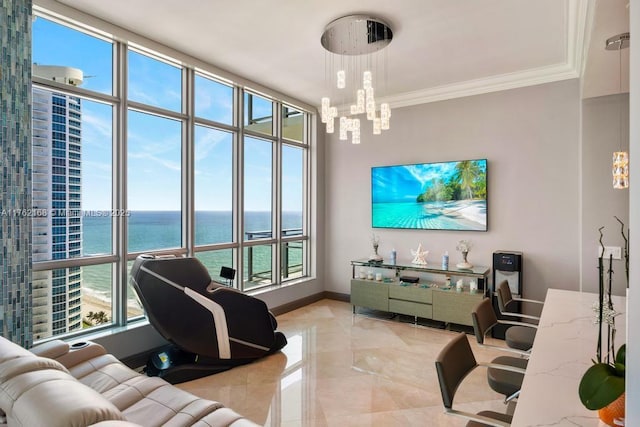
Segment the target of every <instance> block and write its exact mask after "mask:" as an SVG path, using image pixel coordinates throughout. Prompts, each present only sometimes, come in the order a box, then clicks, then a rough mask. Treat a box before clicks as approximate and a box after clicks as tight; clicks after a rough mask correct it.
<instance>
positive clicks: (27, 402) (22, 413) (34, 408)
mask: <svg viewBox="0 0 640 427" xmlns="http://www.w3.org/2000/svg"><path fill="white" fill-rule="evenodd" d="M0 406H1V407H2V409H3V410H4V411H5V413H6V414H7V421H8V424H9V425H16V426H48V427H58V426H60V427H63V426H87V425H90V424H94V423H97V422H100V421H105V420H124V419H125V418H124V416H123V415H122V413H121V412H120V411H119V410H118V409H117V408H116V407H115V406H114V405H113V404H112V403H111V402H109V401H108V400H107V399H105V398H104V397H103V396H101V395H100V393H98V392H96V391H95V390H92V389H91V388H89V387H86V386H84V385H83V384H80V383H79V382H78V381H77V380H76V379H75V378H73V377H72V376H71V375H69V374H68V373H67V372H64V371H61V370H53V369H45V370H40V371H29V372H25V373H23V374H20V375H16V376H13V377H12V378H11V379H10V380H8V381H5V382H2V383H0Z"/></svg>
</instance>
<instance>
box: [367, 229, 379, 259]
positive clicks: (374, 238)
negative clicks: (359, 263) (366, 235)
mask: <svg viewBox="0 0 640 427" xmlns="http://www.w3.org/2000/svg"><path fill="white" fill-rule="evenodd" d="M371 244H372V245H373V253H372V254H371V255H369V261H374V262H382V257H381V256H380V255H378V247H379V245H380V236H376V234H375V233H374V234H372V235H371Z"/></svg>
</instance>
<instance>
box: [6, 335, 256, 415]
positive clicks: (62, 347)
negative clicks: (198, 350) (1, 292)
mask: <svg viewBox="0 0 640 427" xmlns="http://www.w3.org/2000/svg"><path fill="white" fill-rule="evenodd" d="M0 410H1V413H0V415H1V416H2V419H0V425H7V426H25V427H26V426H28V427H38V426H46V427H57V426H60V427H63V426H64V427H69V426H90V425H91V426H93V425H95V426H99V427H127V426H136V425H137V426H145V427H148V426H160V425H163V426H175V427H178V426H201V427H205V426H207V427H212V426H221V427H224V426H231V427H249V426H256V425H257V424H254V423H253V422H251V421H249V420H247V419H246V418H243V417H242V416H240V415H238V414H237V413H236V412H234V411H233V410H231V409H229V408H225V407H224V406H223V405H222V404H221V403H218V402H214V401H211V400H206V399H201V398H198V397H197V396H194V395H192V394H190V393H187V392H185V391H183V390H180V389H179V388H177V387H174V386H172V385H170V384H169V383H167V382H166V381H164V380H163V379H161V378H158V377H147V376H145V375H143V374H140V373H138V372H136V371H134V370H132V369H129V368H128V367H127V366H125V365H124V364H123V363H121V362H120V361H119V360H118V359H116V358H115V357H114V356H112V355H110V354H107V352H106V351H105V349H104V348H103V347H102V346H100V345H98V344H95V343H91V342H87V343H78V344H74V345H69V344H68V343H66V342H63V341H59V340H57V341H51V342H48V343H45V344H42V345H39V346H37V347H34V348H32V349H31V351H28V350H25V349H24V348H22V347H20V346H19V345H17V344H14V343H12V342H11V341H9V340H7V339H5V338H2V337H0Z"/></svg>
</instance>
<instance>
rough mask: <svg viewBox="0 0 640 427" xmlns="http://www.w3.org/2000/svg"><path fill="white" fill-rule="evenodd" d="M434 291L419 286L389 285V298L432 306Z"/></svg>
mask: <svg viewBox="0 0 640 427" xmlns="http://www.w3.org/2000/svg"><path fill="white" fill-rule="evenodd" d="M432 293H433V292H432V291H431V289H428V288H421V287H419V286H400V285H389V298H394V299H401V300H405V301H415V302H422V303H427V304H431V302H432V300H433V298H432V296H431V295H432Z"/></svg>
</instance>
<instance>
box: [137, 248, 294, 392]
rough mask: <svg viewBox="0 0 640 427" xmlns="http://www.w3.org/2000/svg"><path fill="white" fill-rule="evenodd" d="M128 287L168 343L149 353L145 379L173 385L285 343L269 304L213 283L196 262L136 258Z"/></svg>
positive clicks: (253, 358)
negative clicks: (162, 380)
mask: <svg viewBox="0 0 640 427" xmlns="http://www.w3.org/2000/svg"><path fill="white" fill-rule="evenodd" d="M131 285H132V286H133V289H134V290H135V291H136V293H137V295H138V298H139V299H140V303H141V304H142V307H143V308H144V310H145V314H146V316H147V318H148V319H149V322H150V323H151V325H152V326H153V327H154V328H155V329H156V330H157V331H158V332H159V333H160V335H162V336H163V337H164V338H165V339H166V340H167V341H169V342H170V343H171V345H170V346H169V347H167V348H165V349H162V350H160V351H158V352H156V353H154V354H152V355H151V357H150V358H149V361H148V362H147V366H146V369H145V371H146V373H147V375H149V376H160V377H162V378H164V379H165V380H167V381H168V382H170V383H172V384H175V383H179V382H183V381H188V380H191V379H194V378H199V377H203V376H206V375H211V374H214V373H217V372H221V371H225V370H227V369H231V368H233V367H234V366H238V365H242V364H245V363H249V362H251V361H253V360H255V359H258V358H260V357H263V356H266V355H268V354H271V353H274V352H277V351H278V350H280V349H281V348H283V347H284V346H285V345H287V339H286V337H285V336H284V334H282V332H276V328H277V326H278V324H277V322H276V319H275V317H274V316H273V314H271V312H270V311H269V309H268V308H267V305H266V304H265V303H264V302H263V301H262V300H259V299H257V298H254V297H252V296H249V295H245V294H243V293H241V292H239V291H237V290H235V289H232V288H229V287H226V286H225V285H223V284H219V283H217V282H214V281H212V280H211V277H210V276H209V273H208V271H207V269H206V268H205V266H204V265H202V263H201V262H200V261H199V260H198V259H197V258H176V257H157V258H156V257H153V256H150V255H140V256H139V257H138V258H137V259H136V260H135V262H134V264H133V267H132V269H131Z"/></svg>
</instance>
